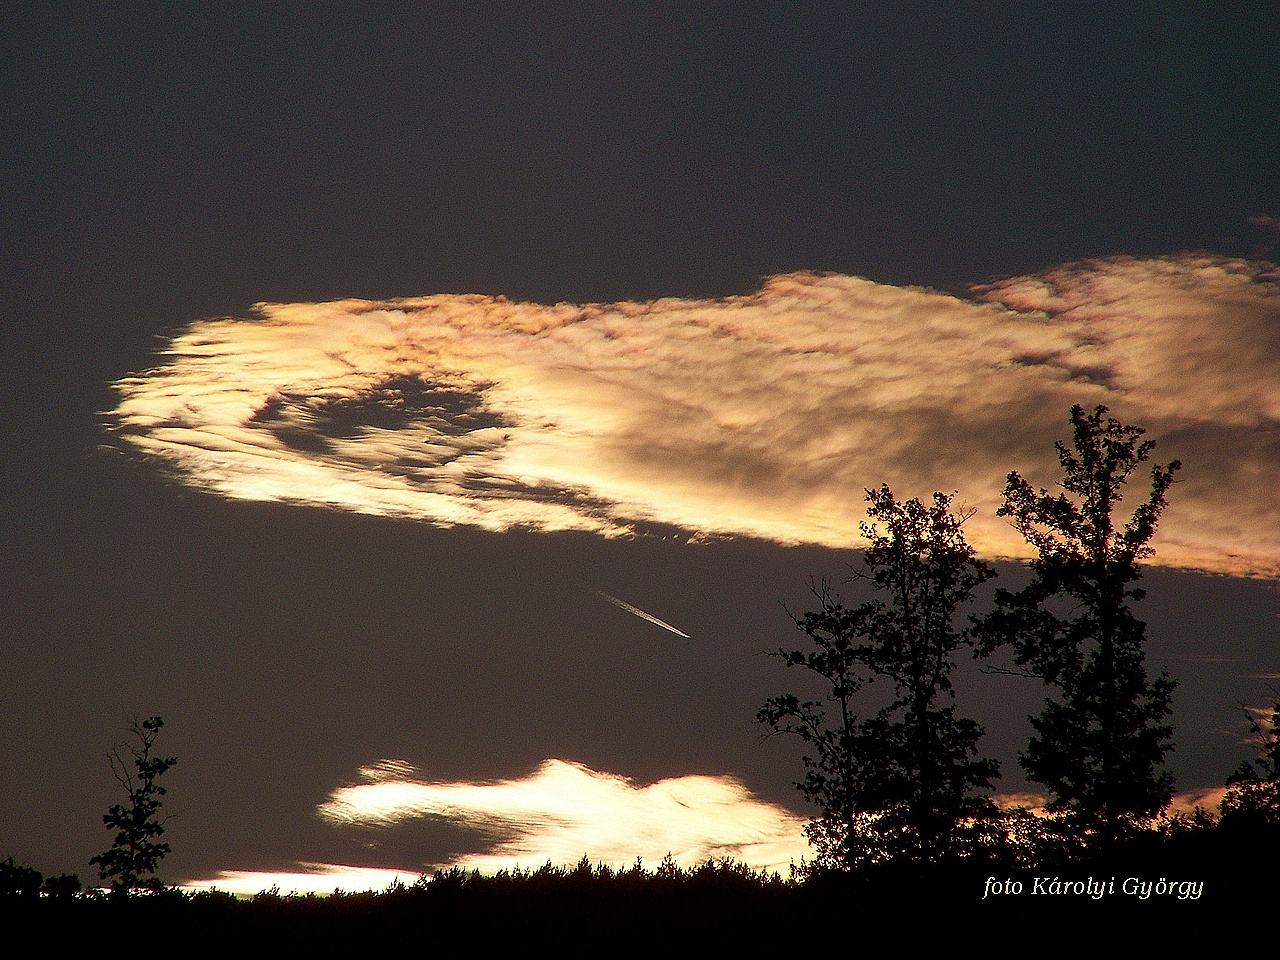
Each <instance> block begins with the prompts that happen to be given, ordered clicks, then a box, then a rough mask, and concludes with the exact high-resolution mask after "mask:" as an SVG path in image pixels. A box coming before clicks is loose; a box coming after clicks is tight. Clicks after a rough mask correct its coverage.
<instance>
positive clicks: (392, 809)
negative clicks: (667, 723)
mask: <svg viewBox="0 0 1280 960" xmlns="http://www.w3.org/2000/svg"><path fill="white" fill-rule="evenodd" d="M361 775H362V779H363V782H361V783H357V784H354V785H352V786H346V787H342V788H340V789H338V790H335V791H334V792H333V793H332V794H331V795H330V796H329V799H328V800H326V801H325V802H324V803H323V804H321V806H320V808H319V812H320V815H321V816H322V817H323V818H324V819H325V820H327V821H329V822H330V823H332V824H334V825H335V826H362V827H369V826H375V827H390V826H393V825H394V824H397V823H400V822H402V821H405V820H409V819H413V818H433V819H438V820H446V821H450V822H452V823H455V824H458V825H459V826H464V827H469V828H471V829H473V830H477V831H479V832H480V833H482V834H484V835H485V836H487V837H489V838H491V843H489V844H486V845H485V846H487V849H485V850H483V851H479V852H474V853H468V854H465V855H463V856H461V857H459V858H457V860H456V861H455V863H456V864H457V865H459V866H462V867H465V868H467V869H477V870H480V871H481V872H482V873H492V872H494V871H496V870H500V869H504V868H508V869H509V868H511V867H513V866H517V865H518V866H524V867H530V866H533V867H536V866H541V865H542V864H544V863H546V862H548V861H550V862H551V863H553V864H556V865H562V864H568V863H576V862H577V861H578V860H579V859H581V858H582V857H583V856H584V855H585V856H587V857H588V858H590V859H591V860H592V862H595V863H604V864H608V865H610V866H613V867H619V868H620V867H625V866H629V865H630V864H633V863H634V862H635V860H636V858H637V857H640V858H642V859H643V860H645V861H649V862H651V863H653V864H655V865H656V864H657V863H658V862H660V861H661V860H662V859H663V857H665V856H667V855H668V854H670V855H671V856H672V857H673V858H674V859H675V860H676V862H677V863H680V864H682V865H686V866H693V865H695V864H698V863H702V862H704V861H706V860H707V859H716V860H719V859H721V858H726V857H727V858H729V859H731V860H734V861H741V862H743V863H747V864H749V865H750V866H752V867H754V868H756V869H760V868H767V869H770V870H778V871H780V872H782V873H783V874H786V873H787V870H788V868H789V865H790V864H791V863H793V862H794V863H796V864H799V862H800V859H801V857H810V856H811V851H810V850H809V847H808V844H807V842H806V841H805V838H804V835H803V828H804V824H805V821H804V820H802V819H801V818H799V817H797V816H795V815H794V814H792V813H790V812H789V811H787V810H786V809H784V808H783V807H780V806H778V805H776V804H771V803H766V802H764V801H763V800H760V799H758V798H756V797H754V796H753V795H752V794H751V793H750V792H749V791H748V790H747V789H746V787H744V786H743V785H742V784H741V783H739V782H738V781H737V780H735V779H733V778H732V777H711V776H686V777H674V778H671V779H667V780H660V781H658V782H657V783H652V784H648V785H644V786H640V785H637V784H635V783H633V782H632V781H630V780H628V779H627V778H625V777H621V776H618V775H617V774H612V773H600V772H598V771H595V770H591V769H589V768H588V767H585V766H583V765H581V764H576V763H567V762H565V761H563V760H547V761H545V762H543V763H542V765H541V766H539V767H538V769H537V770H535V771H534V772H533V773H532V774H530V775H529V776H527V777H523V778H518V779H512V780H499V781H494V782H485V783H469V782H455V783H447V782H444V783H442V782H432V781H427V780H423V779H420V778H418V777H417V776H416V775H414V774H412V773H411V772H410V771H409V770H408V769H406V768H405V767H404V766H403V765H401V766H388V762H387V761H384V762H383V763H382V764H378V765H376V766H374V767H369V768H366V769H365V770H362V771H361Z"/></svg>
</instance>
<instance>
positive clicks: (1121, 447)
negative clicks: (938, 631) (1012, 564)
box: [982, 405, 1181, 842]
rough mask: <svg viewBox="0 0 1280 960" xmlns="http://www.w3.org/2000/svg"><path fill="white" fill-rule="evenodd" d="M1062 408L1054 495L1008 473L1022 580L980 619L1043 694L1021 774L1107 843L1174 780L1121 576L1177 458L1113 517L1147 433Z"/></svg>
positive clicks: (1135, 568) (1152, 809) (1160, 690)
mask: <svg viewBox="0 0 1280 960" xmlns="http://www.w3.org/2000/svg"><path fill="white" fill-rule="evenodd" d="M1106 413H1107V408H1106V407H1104V406H1098V407H1096V408H1095V409H1094V411H1093V413H1090V414H1086V413H1085V411H1084V408H1083V407H1081V406H1079V405H1076V406H1073V407H1072V408H1071V424H1072V427H1073V438H1072V446H1071V448H1070V449H1068V448H1067V446H1066V445H1065V444H1063V443H1061V442H1058V443H1057V444H1055V446H1056V448H1057V451H1058V460H1059V462H1060V463H1061V465H1062V471H1063V479H1062V481H1061V485H1062V488H1063V490H1064V491H1065V492H1064V493H1061V494H1059V495H1057V496H1051V495H1050V494H1049V493H1048V492H1047V491H1045V490H1044V489H1041V490H1040V491H1039V492H1038V493H1037V492H1035V491H1034V490H1033V489H1032V487H1031V485H1030V484H1029V483H1028V482H1027V481H1026V480H1024V479H1023V478H1022V477H1021V476H1019V474H1018V473H1017V472H1016V471H1015V472H1012V473H1010V474H1009V477H1008V482H1007V483H1006V485H1005V490H1004V503H1003V505H1002V506H1001V507H1000V509H999V510H998V511H997V513H998V515H1000V516H1004V517H1009V518H1010V519H1011V520H1012V522H1013V524H1014V526H1015V527H1017V529H1018V531H1019V532H1020V533H1021V534H1022V535H1023V536H1024V537H1025V538H1026V539H1027V542H1028V543H1030V544H1031V545H1032V546H1033V547H1034V548H1035V549H1036V553H1037V556H1036V558H1035V559H1033V560H1032V561H1031V562H1030V569H1031V574H1032V579H1031V582H1030V583H1029V584H1028V585H1027V586H1026V587H1025V588H1023V589H1022V590H1020V591H1017V592H1010V591H1007V590H997V591H996V608H995V610H994V611H993V612H992V613H991V614H990V615H989V616H987V617H986V618H985V619H984V621H983V623H982V632H983V635H984V647H985V649H986V650H988V651H989V650H991V649H993V648H994V647H996V646H999V645H1002V644H1008V645H1010V646H1011V647H1012V652H1013V659H1014V662H1015V663H1016V664H1017V667H1018V670H1017V671H1014V672H1021V673H1023V674H1025V675H1029V676H1034V677H1038V678H1039V679H1041V680H1042V681H1043V682H1044V683H1045V684H1046V685H1047V686H1049V687H1050V688H1051V689H1052V691H1053V694H1052V695H1051V696H1050V697H1047V698H1046V700H1045V705H1044V709H1043V711H1042V712H1041V713H1040V715H1039V716H1038V717H1033V718H1031V724H1032V728H1033V730H1034V733H1033V735H1032V737H1031V739H1030V741H1029V742H1028V745H1027V750H1026V752H1025V753H1023V754H1022V755H1021V756H1020V757H1019V762H1020V763H1021V765H1022V767H1023V768H1024V769H1025V770H1026V771H1027V775H1028V776H1029V777H1030V779H1031V780H1033V781H1035V782H1037V783H1042V784H1044V785H1045V786H1047V787H1048V788H1049V790H1050V791H1051V794H1052V796H1051V797H1050V800H1049V803H1048V809H1049V810H1051V811H1058V812H1062V813H1064V814H1066V815H1067V822H1068V824H1069V825H1070V827H1071V828H1072V829H1073V831H1077V832H1078V834H1079V835H1080V836H1081V837H1083V838H1086V839H1093V840H1097V839H1101V840H1103V841H1105V842H1110V841H1114V840H1116V839H1118V838H1119V837H1120V836H1121V835H1123V834H1124V833H1126V832H1127V831H1128V830H1129V829H1130V828H1131V827H1133V826H1134V825H1136V824H1138V823H1141V822H1145V821H1149V820H1150V819H1151V818H1153V817H1154V816H1155V815H1156V814H1158V813H1159V812H1160V811H1161V810H1162V809H1164V808H1165V807H1166V806H1167V805H1168V803H1169V801H1170V799H1171V797H1172V791H1173V780H1172V777H1171V776H1170V775H1169V774H1167V773H1157V768H1158V767H1159V765H1160V763H1161V762H1162V760H1163V758H1164V755H1165V754H1166V753H1167V752H1168V751H1169V750H1171V749H1172V741H1171V736H1172V733H1173V728H1172V727H1171V726H1170V725H1169V724H1168V723H1167V722H1166V720H1167V718H1168V716H1169V713H1170V697H1171V694H1172V691H1173V687H1174V682H1173V681H1172V680H1171V679H1169V677H1168V675H1167V673H1165V672H1161V673H1160V675H1159V676H1157V677H1156V678H1155V679H1154V680H1148V678H1147V675H1146V669H1145V666H1144V658H1145V654H1144V650H1143V642H1144V640H1145V635H1146V625H1145V624H1144V623H1143V622H1142V621H1141V620H1138V619H1137V618H1136V617H1135V616H1134V615H1133V612H1132V610H1131V609H1130V601H1137V600H1140V599H1142V597H1143V596H1144V594H1145V591H1143V590H1142V589H1140V588H1137V587H1134V586H1132V584H1133V583H1134V582H1135V581H1137V580H1138V579H1139V578H1140V577H1141V575H1142V573H1141V566H1140V561H1141V560H1143V559H1144V558H1146V557H1149V556H1151V554H1152V553H1153V552H1154V551H1153V549H1152V547H1151V546H1150V541H1151V538H1152V536H1153V535H1154V534H1155V531H1156V525H1157V524H1158V522H1159V520H1160V516H1161V514H1162V513H1163V511H1164V508H1165V494H1166V492H1167V491H1168V489H1169V487H1170V485H1171V484H1172V483H1173V476H1174V473H1175V472H1176V471H1177V470H1178V469H1180V467H1181V464H1180V463H1178V461H1176V460H1175V461H1172V462H1170V463H1169V464H1167V465H1165V466H1153V467H1152V469H1151V490H1150V492H1149V493H1148V495H1147V498H1146V500H1145V501H1144V502H1143V503H1141V504H1140V505H1139V506H1138V507H1137V509H1136V510H1134V512H1133V514H1132V515H1131V517H1130V518H1129V520H1128V521H1127V522H1126V523H1125V524H1124V526H1122V527H1118V526H1117V524H1116V521H1115V520H1114V519H1113V517H1112V514H1113V513H1114V512H1115V510H1116V508H1117V506H1118V505H1119V504H1120V503H1121V501H1122V500H1123V492H1124V486H1125V484H1126V483H1127V482H1128V481H1129V479H1130V477H1131V476H1132V474H1133V472H1134V471H1135V470H1136V469H1137V468H1138V465H1139V464H1141V463H1143V462H1145V461H1146V460H1147V459H1148V458H1149V456H1150V454H1151V450H1152V448H1153V447H1154V446H1155V443H1154V441H1151V440H1143V441H1141V442H1139V438H1140V437H1141V436H1142V435H1143V433H1144V431H1143V430H1142V429H1141V428H1139V427H1134V426H1126V425H1124V424H1122V423H1121V422H1120V421H1118V420H1115V419H1113V418H1111V417H1107V416H1105V415H1106Z"/></svg>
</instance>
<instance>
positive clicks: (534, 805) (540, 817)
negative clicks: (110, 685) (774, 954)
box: [182, 760, 1224, 894]
mask: <svg viewBox="0 0 1280 960" xmlns="http://www.w3.org/2000/svg"><path fill="white" fill-rule="evenodd" d="M1223 792H1224V788H1204V789H1201V790H1196V791H1191V792H1187V793H1182V794H1179V795H1178V796H1176V797H1175V798H1174V802H1173V804H1172V806H1171V807H1170V810H1169V812H1170V813H1179V812H1181V813H1191V812H1193V811H1194V810H1195V808H1196V807H1202V808H1205V809H1209V810H1213V809H1215V808H1216V806H1217V803H1218V802H1219V801H1220V800H1221V798H1222V794H1223ZM993 799H994V800H995V801H996V804H997V806H999V807H1001V808H1002V809H1010V808H1013V807H1021V808H1024V809H1027V810H1030V811H1031V812H1033V813H1036V814H1038V815H1042V814H1043V812H1044V802H1045V800H1044V797H1043V796H1041V795H1039V794H1007V795H996V796H995V797H993ZM318 812H319V814H320V816H321V817H322V818H323V819H324V820H326V821H327V822H328V823H330V824H331V825H333V826H334V827H336V828H339V829H341V828H344V827H346V828H351V827H361V828H370V827H372V828H383V829H390V828H393V827H394V826H395V825H396V824H400V823H404V822H406V821H410V820H415V819H424V818H430V819H437V820H444V821H448V822H451V823H454V824H456V825H458V826H463V827H469V828H471V829H472V830H474V831H476V832H478V833H480V834H482V835H485V836H487V837H489V838H491V840H490V842H489V843H487V844H484V846H485V847H486V849H485V850H483V851H477V852H473V853H466V854H463V855H461V856H458V857H456V858H453V859H452V860H451V861H450V862H449V863H444V864H438V865H436V866H438V867H445V868H447V867H450V866H458V867H461V868H463V869H466V870H472V869H474V870H479V871H480V872H481V873H486V874H491V873H496V872H497V871H499V870H509V869H513V868H524V869H530V868H536V867H539V866H541V865H543V864H545V863H551V864H553V865H555V866H565V865H570V864H574V863H577V862H578V861H579V860H581V858H582V857H584V856H585V857H587V859H588V860H590V861H591V862H592V863H600V864H606V865H608V866H610V867H613V868H614V869H621V868H626V867H629V866H631V865H633V864H635V863H636V861H637V859H639V860H640V861H641V862H642V863H647V864H650V865H652V866H656V865H658V864H659V863H660V862H661V861H662V860H663V859H664V858H666V857H667V856H670V857H671V858H672V859H673V860H674V861H675V862H676V863H677V864H679V865H681V866H685V867H689V866H694V865H696V864H699V863H704V862H706V861H707V860H721V859H728V860H732V861H735V862H741V863H746V864H747V865H749V866H751V867H753V868H755V869H757V870H761V869H763V870H768V871H771V872H772V871H777V872H779V873H781V874H782V875H784V876H787V875H789V873H790V867H791V865H792V864H795V865H796V866H799V865H800V862H801V860H802V859H804V860H808V859H811V858H812V856H813V851H812V849H811V848H810V847H809V845H808V842H807V840H806V839H805V837H804V832H803V831H804V826H805V824H806V823H808V821H807V820H805V819H803V818H801V817H798V816H796V815H795V814H794V813H791V812H790V811H789V810H787V809H785V808H784V807H781V806H779V805H777V804H772V803H766V802H764V801H762V800H760V799H759V798H757V797H755V796H753V795H752V794H751V792H750V791H748V790H747V788H746V787H745V786H743V784H742V783H740V782H739V781H737V780H735V779H734V778H732V777H723V776H722V777H711V776H686V777H673V778H670V779H667V780H659V781H657V782H656V783H651V784H647V785H637V784H635V783H634V782H632V781H631V780H629V779H627V778H626V777H623V776H619V775H618V774H613V773H601V772H599V771H596V770H592V769H590V768H589V767H586V766H584V765H582V764H580V763H570V762H568V761H565V760H546V761H543V763H542V764H541V765H540V766H539V767H538V768H537V770H535V771H534V772H533V773H532V774H530V775H529V776H527V777H520V778H515V779H510V780H494V781H483V782H468V781H453V782H449V781H431V780H424V779H421V778H420V777H419V776H418V775H417V772H416V771H415V770H414V768H413V767H412V766H411V765H409V764H407V763H404V762H402V761H398V760H383V761H380V762H379V763H377V764H374V765H372V766H369V767H365V768H363V769H362V770H361V771H360V782H359V783H355V784H351V785H349V786H344V787H340V788H338V789H337V790H334V791H333V792H332V793H331V794H330V795H329V798H328V799H327V800H326V801H325V802H324V803H322V804H321V805H320V807H319V811H318ZM297 866H298V869H295V870H291V871H281V872H267V871H251V870H224V871H222V872H220V873H219V874H218V875H217V876H216V877H213V878H209V879H199V880H192V881H189V882H187V883H185V884H182V886H183V888H184V889H187V890H191V891H195V890H208V889H217V890H222V891H225V892H227V893H235V894H254V893H258V892H260V891H264V890H272V889H275V890H278V891H279V892H281V893H291V892H296V893H330V892H332V891H333V890H334V889H335V888H339V889H342V890H346V891H348V892H351V891H363V890H382V889H385V888H386V887H388V886H389V885H391V884H393V883H395V882H400V883H405V884H408V883H412V882H414V881H415V880H416V879H417V878H418V877H419V876H420V875H421V873H422V871H421V870H420V869H405V870H392V869H382V868H373V867H362V866H350V865H343V864H333V863H314V862H305V861H300V862H299V863H298V865H297Z"/></svg>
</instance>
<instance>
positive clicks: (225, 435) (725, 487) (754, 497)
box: [112, 255, 1280, 575]
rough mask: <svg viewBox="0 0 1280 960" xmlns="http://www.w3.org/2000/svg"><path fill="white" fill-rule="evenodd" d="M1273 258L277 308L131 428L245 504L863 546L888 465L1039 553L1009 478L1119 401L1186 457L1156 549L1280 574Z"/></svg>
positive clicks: (997, 551)
mask: <svg viewBox="0 0 1280 960" xmlns="http://www.w3.org/2000/svg"><path fill="white" fill-rule="evenodd" d="M1277 276H1278V274H1277V271H1276V268H1275V267H1273V266H1271V265H1268V264H1260V263H1256V262H1245V261H1236V260H1224V259H1215V258H1209V257H1202V256H1192V255H1180V256H1176V257H1167V258H1162V259H1152V260H1134V259H1129V258H1113V259H1107V260H1099V261H1091V262H1088V263H1084V264H1076V265H1070V266H1064V267H1060V268H1057V269H1055V270H1050V271H1048V272H1046V273H1044V274H1041V275H1037V276H1031V277H1018V278H1012V279H1009V280H1005V281H1002V282H1000V283H996V284H991V285H987V286H984V287H981V288H976V289H975V290H974V291H973V296H972V298H971V299H966V298H963V297H957V296H951V295H948V294H943V293H938V292H935V291H930V290H924V289H918V288H903V287H894V286H889V285H885V284H878V283H873V282H871V281H868V280H863V279H858V278H855V277H846V276H834V275H827V276H815V275H811V274H807V273H797V274H789V275H785V276H777V277H773V278H771V279H769V280H768V281H767V283H766V284H765V285H764V287H763V289H761V290H760V291H759V292H757V293H755V294H752V295H749V296H740V297H728V298H725V299H722V300H681V299H660V300H655V301H652V302H647V303H616V304H588V305H585V306H578V305H573V304H565V303H562V304H557V305H555V306H541V305H538V304H530V303H512V302H509V301H507V300H504V299H502V298H493V297H486V296H478V295H468V296H463V295H439V296H430V297H421V298H414V299H405V300H393V301H382V302H371V301H363V300H344V301H337V302H332V303H321V304H260V305H259V306H258V307H257V308H256V309H257V317H256V318H254V319H249V320H243V319H227V320H209V321H202V322H199V323H195V324H193V325H192V326H191V327H190V328H189V329H187V330H186V331H185V332H184V333H182V334H181V335H179V336H177V337H175V338H174V339H173V341H172V342H171V343H170V344H169V347H168V349H167V350H166V351H165V362H164V363H163V364H162V365H161V366H158V367H156V368H155V369H152V370H148V371H146V372H144V373H142V374H140V375H138V376H135V377H130V378H127V379H125V380H122V381H120V382H119V383H118V384H117V388H118V390H119V394H120V402H119V404H118V406H117V407H116V409H115V410H114V411H113V413H112V422H113V424H114V425H115V428H116V429H117V430H118V431H119V434H120V436H122V437H123V438H125V439H126V440H127V441H128V442H129V443H131V444H133V445H134V446H135V447H136V448H137V449H139V450H141V451H144V452H145V453H147V454H151V455H154V456H155V457H157V458H159V459H160V461H161V462H162V463H164V464H165V465H167V467H168V468H169V469H170V470H171V471H172V472H173V473H174V474H175V475H176V476H178V477H180V478H181V479H182V480H183V481H184V482H186V483H189V484H191V485H193V486H196V487H199V488H202V489H205V490H208V491H211V492H214V493H218V494H220V495H223V496H227V497H234V498H244V499H254V500H278V501H293V502H301V503H309V504H320V505H328V506H332V507H336V508H340V509H344V510H352V511H358V512H363V513H373V514H384V515H394V516H405V517H413V518H418V519H422V520H427V521H430V522H432V523H436V524H441V525H454V524H470V525H475V526H479V527H484V528H487V529H490V530H505V529H510V528H512V527H523V528H532V529H539V530H569V529H574V530H589V531H594V532H596V533H599V534H601V535H605V536H618V535H626V534H629V533H631V532H634V531H635V530H637V529H643V528H644V527H645V525H647V524H664V525H674V526H675V527H677V528H680V529H683V530H685V531H687V532H688V534H689V535H690V537H691V538H692V539H697V538H700V537H705V536H738V535H745V536H753V537H762V538H766V539H770V540H774V541H778V542H782V543H798V542H809V543H817V544H823V545H828V546H832V547H849V546H856V545H858V544H860V543H861V541H860V538H859V535H858V522H859V521H860V520H862V519H864V516H865V515H864V513H863V490H864V488H867V487H874V486H877V485H879V484H880V483H881V482H887V483H889V484H890V486H892V487H893V489H894V491H895V492H896V493H898V494H899V495H901V496H921V497H925V496H927V495H928V494H930V493H931V492H933V491H934V490H941V491H944V492H949V491H951V490H958V491H959V492H960V497H959V500H960V501H962V502H964V503H965V504H967V505H968V506H970V507H974V508H977V510H978V511H979V512H978V514H977V515H976V516H974V518H973V519H972V520H971V521H969V524H968V525H967V527H966V530H967V531H968V535H969V537H970V539H971V541H972V542H974V544H975V545H976V546H977V547H978V548H979V549H980V550H981V551H982V552H983V553H984V554H985V555H987V556H1026V555H1027V548H1026V545H1025V544H1024V543H1023V542H1022V540H1021V538H1020V537H1019V536H1018V535H1017V533H1016V532H1015V531H1013V530H1012V529H1011V528H1010V527H1009V526H1008V524H1006V523H1005V522H1004V521H1003V520H1001V519H999V518H997V517H995V515H994V513H995V509H996V507H997V506H998V505H999V503H1000V498H1001V491H1002V489H1003V486H1004V479H1005V475H1006V474H1007V473H1008V471H1009V470H1011V469H1016V470H1018V471H1020V472H1021V473H1023V475H1024V476H1026V477H1027V478H1028V479H1030V480H1031V481H1032V482H1033V483H1035V484H1039V485H1043V486H1045V487H1050V488H1052V486H1053V483H1054V481H1055V479H1056V478H1057V477H1058V475H1059V470H1058V465H1057V462H1056V458H1055V455H1054V452H1053V446H1052V444H1053V441H1054V440H1055V439H1064V438H1066V436H1067V434H1068V428H1069V425H1068V423H1067V411H1068V408H1069V407H1070V406H1071V405H1072V404H1074V403H1080V404H1083V405H1085V406H1086V407H1092V406H1093V405H1094V404H1099V403H1103V404H1107V405H1108V406H1109V407H1111V409H1112V411H1113V413H1114V414H1115V415H1116V416H1118V417H1120V418H1121V419H1123V420H1125V421H1126V422H1130V423H1137V424H1141V425H1143V426H1145V427H1146V428H1147V429H1148V435H1149V436H1150V437H1152V438H1154V439H1156V440H1157V441H1158V450H1157V454H1158V457H1157V459H1159V460H1166V459H1172V458H1178V459H1181V460H1182V461H1183V463H1184V470H1183V471H1182V473H1181V474H1180V482H1179V484H1178V485H1177V486H1176V487H1175V488H1174V490H1173V491H1172V492H1171V495H1170V508H1169V511H1168V513H1167V515H1166V518H1165V522H1164V523H1163V524H1162V528H1161V531H1160V534H1159V539H1158V541H1157V547H1158V553H1157V556H1156V558H1155V561H1156V562H1159V563H1165V564H1172V565H1178V566H1184V567H1191V568H1198V569H1207V570H1214V571H1221V572H1229V573H1236V574H1253V575H1276V574H1280V501H1278V500H1277V498H1276V497H1275V495H1274V492H1275V490H1276V489H1277V487H1278V486H1280V283H1278V282H1277ZM1142 483H1143V478H1138V481H1137V484H1136V487H1137V488H1140V487H1141V485H1142ZM1139 493H1140V490H1139V489H1136V488H1135V490H1134V491H1133V494H1134V495H1135V496H1136V495H1138V494H1139Z"/></svg>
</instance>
